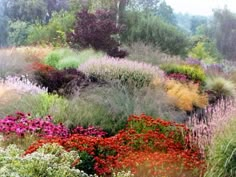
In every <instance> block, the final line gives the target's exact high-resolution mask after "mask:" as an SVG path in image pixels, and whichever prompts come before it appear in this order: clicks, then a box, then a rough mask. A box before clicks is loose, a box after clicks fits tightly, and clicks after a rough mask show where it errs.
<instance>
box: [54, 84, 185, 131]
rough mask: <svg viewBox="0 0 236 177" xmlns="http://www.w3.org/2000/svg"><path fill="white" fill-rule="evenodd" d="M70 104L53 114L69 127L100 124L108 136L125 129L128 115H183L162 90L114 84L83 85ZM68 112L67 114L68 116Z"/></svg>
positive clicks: (174, 118)
mask: <svg viewBox="0 0 236 177" xmlns="http://www.w3.org/2000/svg"><path fill="white" fill-rule="evenodd" d="M150 100H151V101H150ZM69 105H70V106H68V107H67V108H66V109H64V110H63V111H60V113H58V114H59V115H57V116H54V117H57V120H58V121H59V122H65V123H66V125H69V126H70V127H71V126H72V127H74V126H76V125H78V124H79V125H83V126H85V127H87V126H88V125H93V126H99V127H101V128H102V129H104V130H105V131H106V132H108V134H109V135H110V134H115V133H117V132H118V131H119V130H121V129H122V128H124V126H125V123H126V122H127V117H128V116H129V115H130V114H141V113H143V112H145V113H146V114H147V115H151V116H154V117H157V116H161V117H163V118H165V119H171V120H175V121H178V122H181V121H183V120H184V119H185V118H186V115H185V113H184V112H182V111H179V110H176V109H175V107H174V104H173V102H172V100H171V99H169V98H168V97H167V96H166V94H165V93H164V91H163V90H162V89H157V90H153V89H150V88H143V89H142V90H129V89H128V88H126V87H125V86H122V85H120V84H117V83H111V84H109V85H107V86H100V87H97V88H94V87H91V88H86V90H85V91H82V92H80V96H79V97H77V98H76V97H75V98H73V100H72V101H70V102H69ZM55 109H57V108H55ZM68 113H69V114H70V116H67V114H68ZM51 114H54V115H55V113H51ZM59 118H60V119H59Z"/></svg>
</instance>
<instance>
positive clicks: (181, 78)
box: [167, 73, 190, 82]
mask: <svg viewBox="0 0 236 177" xmlns="http://www.w3.org/2000/svg"><path fill="white" fill-rule="evenodd" d="M167 78H169V79H174V80H178V81H181V82H188V81H190V79H189V78H188V76H187V75H185V74H181V73H171V74H168V75H167Z"/></svg>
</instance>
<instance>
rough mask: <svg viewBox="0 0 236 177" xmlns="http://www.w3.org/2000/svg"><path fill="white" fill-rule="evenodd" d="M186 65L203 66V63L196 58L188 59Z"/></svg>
mask: <svg viewBox="0 0 236 177" xmlns="http://www.w3.org/2000/svg"><path fill="white" fill-rule="evenodd" d="M186 63H187V64H188V65H199V66H202V62H201V61H200V60H199V59H196V58H186Z"/></svg>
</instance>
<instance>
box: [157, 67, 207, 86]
mask: <svg viewBox="0 0 236 177" xmlns="http://www.w3.org/2000/svg"><path fill="white" fill-rule="evenodd" d="M161 69H163V70H164V71H165V72H166V73H167V74H172V73H179V74H185V75H186V76H188V79H190V80H193V81H194V82H201V83H204V82H205V79H206V75H205V72H204V70H203V69H202V68H201V67H198V66H190V65H179V64H166V65H165V64H164V65H162V66H161Z"/></svg>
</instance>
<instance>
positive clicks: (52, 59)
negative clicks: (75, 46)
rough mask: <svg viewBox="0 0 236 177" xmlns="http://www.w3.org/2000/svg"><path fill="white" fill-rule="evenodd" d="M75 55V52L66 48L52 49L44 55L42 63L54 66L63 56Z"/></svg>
mask: <svg viewBox="0 0 236 177" xmlns="http://www.w3.org/2000/svg"><path fill="white" fill-rule="evenodd" d="M75 55H76V53H75V52H74V51H73V50H71V49H68V48H62V49H57V50H54V51H52V52H51V53H49V54H48V55H47V56H46V58H45V59H44V63H45V64H47V65H49V66H52V67H54V68H56V67H57V64H58V62H59V61H60V60H62V59H63V58H64V57H68V56H75Z"/></svg>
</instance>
